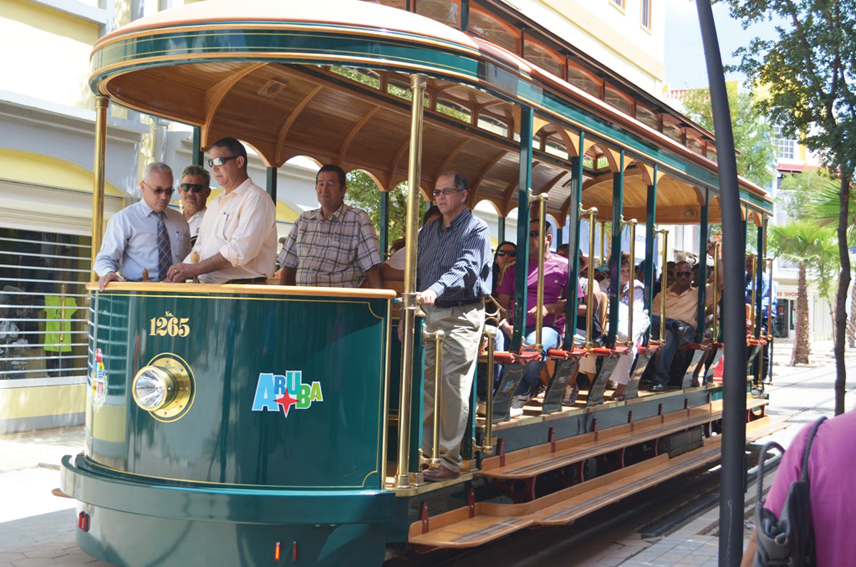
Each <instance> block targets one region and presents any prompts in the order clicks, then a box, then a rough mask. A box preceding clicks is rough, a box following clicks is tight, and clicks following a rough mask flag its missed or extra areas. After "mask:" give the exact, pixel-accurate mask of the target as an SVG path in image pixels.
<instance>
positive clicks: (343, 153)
mask: <svg viewBox="0 0 856 567" xmlns="http://www.w3.org/2000/svg"><path fill="white" fill-rule="evenodd" d="M379 110H380V106H375V107H372V108H371V109H370V110H369V111H368V112H367V113H366V115H365V116H363V118H362V119H361V120H360V121H359V122H357V124H356V125H354V127H353V128H351V131H350V132H348V135H347V137H345V140H344V141H343V142H342V146H341V147H340V148H339V165H341V164H343V163H345V161H346V158H347V155H348V149H349V148H350V146H351V142H353V141H354V136H356V135H357V134H358V133H359V131H360V130H362V129H363V126H365V125H366V124H367V123H368V121H369V120H371V118H372V116H374V115H375V114H376V113H377V112H378V111H379Z"/></svg>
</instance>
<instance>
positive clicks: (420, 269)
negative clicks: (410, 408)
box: [416, 173, 493, 482]
mask: <svg viewBox="0 0 856 567" xmlns="http://www.w3.org/2000/svg"><path fill="white" fill-rule="evenodd" d="M468 197H469V188H468V185H467V179H466V177H464V176H463V175H461V174H460V173H444V174H443V175H441V176H440V177H438V178H437V182H436V184H435V186H434V199H436V202H437V207H438V208H439V209H440V213H441V214H442V215H443V216H442V218H439V219H437V220H434V221H431V222H429V223H427V224H426V225H425V226H423V227H422V230H421V231H420V232H419V251H418V260H417V261H418V265H417V271H416V272H417V282H416V289H419V290H421V291H420V292H419V293H418V295H417V301H418V302H419V303H420V304H422V309H423V310H424V311H425V326H426V328H427V330H428V331H429V332H432V333H433V332H435V331H437V330H443V331H444V332H445V333H446V338H445V340H444V342H443V368H442V371H441V376H442V383H441V384H440V388H441V394H440V396H441V398H440V399H441V406H440V408H439V409H440V419H439V426H440V437H439V445H440V447H439V457H440V460H441V464H440V466H438V467H437V468H429V469H427V470H426V471H425V473H424V478H425V480H428V481H432V482H435V481H442V480H448V479H451V478H456V477H457V476H458V475H459V474H460V470H461V464H462V462H463V460H462V458H461V441H462V439H463V437H464V433H465V430H466V425H467V416H468V415H469V411H470V404H469V400H470V394H471V391H472V390H471V389H472V386H473V375H474V372H475V366H476V359H477V355H478V349H479V343H480V342H481V334H482V329H483V328H484V296H485V295H488V294H489V293H490V286H491V268H492V266H493V256H492V255H491V252H490V229H489V228H488V226H487V224H486V223H485V222H484V221H483V220H481V219H479V218H476V217H474V216H473V214H472V212H471V211H470V209H469V208H468V207H467V199H468ZM434 360H435V359H434V346H433V343H432V342H429V343H428V344H427V345H426V347H425V392H424V404H425V405H424V414H423V415H424V421H423V433H422V445H423V449H424V451H425V453H426V454H430V453H431V449H432V426H433V417H434V377H435V375H436V369H435V368H434Z"/></svg>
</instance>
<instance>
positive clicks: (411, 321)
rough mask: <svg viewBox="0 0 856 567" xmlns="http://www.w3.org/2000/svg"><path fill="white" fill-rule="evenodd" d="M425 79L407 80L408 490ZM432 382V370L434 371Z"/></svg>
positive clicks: (398, 480)
mask: <svg viewBox="0 0 856 567" xmlns="http://www.w3.org/2000/svg"><path fill="white" fill-rule="evenodd" d="M426 84H427V78H426V77H425V75H419V74H417V75H412V76H411V77H410V89H411V92H412V96H413V98H412V100H411V119H410V152H409V156H408V162H407V186H408V188H409V191H408V192H407V243H406V245H405V252H404V253H405V265H404V294H403V299H404V305H403V306H402V309H401V315H402V317H403V318H404V321H403V324H404V329H403V332H402V341H401V394H400V398H399V405H398V470H397V472H396V475H395V487H396V488H409V487H410V404H411V389H412V387H413V343H414V334H415V325H416V310H417V309H418V308H419V306H418V305H417V304H416V247H417V236H418V226H419V189H420V187H421V186H422V184H421V180H422V116H423V105H422V98H423V94H424V92H425V85H426ZM434 374H435V376H434V378H435V380H436V374H437V373H436V369H435V373H434Z"/></svg>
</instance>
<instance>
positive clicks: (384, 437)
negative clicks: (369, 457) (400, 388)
mask: <svg viewBox="0 0 856 567" xmlns="http://www.w3.org/2000/svg"><path fill="white" fill-rule="evenodd" d="M384 351H385V352H384V359H385V364H384V366H385V370H384V373H383V433H382V434H381V443H380V479H381V483H383V484H382V485H383V486H385V485H386V467H387V462H386V457H387V454H388V453H389V449H388V447H387V442H388V441H389V370H390V369H389V366H390V361H391V360H392V300H391V299H387V300H386V348H385V349H384Z"/></svg>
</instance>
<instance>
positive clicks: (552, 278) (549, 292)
mask: <svg viewBox="0 0 856 567" xmlns="http://www.w3.org/2000/svg"><path fill="white" fill-rule="evenodd" d="M516 283H517V263H515V264H513V265H511V266H509V267H508V268H507V269H506V270H505V274H504V275H503V276H502V283H501V284H499V288H497V293H498V294H500V295H507V296H509V297H511V298H512V303H511V305H509V309H510V310H512V311H513V310H514V291H515V289H516V285H515V284H516ZM567 290H568V260H567V259H566V258H563V257H562V256H559V255H558V254H550V255H549V256H547V257H545V258H544V304H545V305H546V304H548V303H558V302H559V301H562V300H563V299H566V298H567ZM577 297H579V298H582V297H583V290H582V287H580V285H579V283H578V284H577ZM537 304H538V261H537V260H530V261H529V274H528V276H527V277H526V311H529V310H530V309H532V308H533V307H535V306H536V305H537ZM535 323H536V319H535V316H534V315H528V314H527V315H526V327H527V328H531V327H534V326H535ZM544 326H545V327H553V328H554V329H556V330H557V331H559V332H564V331H565V318H564V317H563V316H561V315H559V316H556V315H553V314H552V313H551V314H549V315H546V316H545V317H544Z"/></svg>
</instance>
